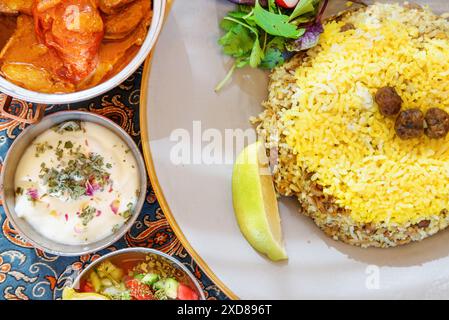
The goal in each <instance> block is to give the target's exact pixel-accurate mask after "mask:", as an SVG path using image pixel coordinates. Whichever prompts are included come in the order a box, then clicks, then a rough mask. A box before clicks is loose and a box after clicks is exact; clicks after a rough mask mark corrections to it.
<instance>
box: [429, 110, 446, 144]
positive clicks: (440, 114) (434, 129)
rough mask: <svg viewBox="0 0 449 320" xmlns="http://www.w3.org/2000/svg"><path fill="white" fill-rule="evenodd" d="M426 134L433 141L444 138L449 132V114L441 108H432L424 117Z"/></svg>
mask: <svg viewBox="0 0 449 320" xmlns="http://www.w3.org/2000/svg"><path fill="white" fill-rule="evenodd" d="M424 120H425V121H426V125H427V127H426V128H425V129H424V133H425V134H426V135H427V136H428V137H429V138H431V139H440V138H444V137H445V136H446V135H447V133H448V132H449V114H448V113H447V112H446V111H444V110H442V109H440V108H430V109H429V110H427V112H426V116H425V117H424Z"/></svg>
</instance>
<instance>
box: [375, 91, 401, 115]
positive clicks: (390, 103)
mask: <svg viewBox="0 0 449 320" xmlns="http://www.w3.org/2000/svg"><path fill="white" fill-rule="evenodd" d="M374 99H375V100H376V103H377V105H378V106H379V111H380V113H381V114H383V115H384V116H387V117H393V116H395V115H397V114H398V113H399V111H401V106H402V98H401V97H400V96H399V95H398V93H397V92H396V89H395V88H392V87H383V88H380V89H379V90H377V92H376V95H375V96H374Z"/></svg>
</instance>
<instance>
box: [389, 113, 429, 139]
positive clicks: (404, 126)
mask: <svg viewBox="0 0 449 320" xmlns="http://www.w3.org/2000/svg"><path fill="white" fill-rule="evenodd" d="M394 129H395V130H396V134H397V135H398V136H399V138H401V139H404V140H405V139H412V138H418V137H420V136H421V135H422V134H423V133H424V114H423V113H422V111H421V110H419V109H407V110H404V111H401V112H400V113H399V115H398V117H397V118H396V123H395V125H394Z"/></svg>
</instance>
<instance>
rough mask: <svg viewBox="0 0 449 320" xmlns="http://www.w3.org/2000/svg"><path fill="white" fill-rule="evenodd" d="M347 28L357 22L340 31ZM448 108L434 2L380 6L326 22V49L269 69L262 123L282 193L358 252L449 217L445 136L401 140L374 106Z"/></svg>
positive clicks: (448, 75) (432, 229)
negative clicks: (390, 101)
mask: <svg viewBox="0 0 449 320" xmlns="http://www.w3.org/2000/svg"><path fill="white" fill-rule="evenodd" d="M345 25H351V26H353V27H354V28H352V27H351V28H349V29H348V28H343V29H342V27H343V26H345ZM386 86H391V87H394V88H395V89H396V91H397V92H398V94H399V95H400V96H401V98H402V100H403V104H402V110H406V109H409V108H419V109H420V110H422V112H425V111H426V110H427V109H429V108H432V107H438V108H441V109H443V110H445V111H446V112H449V22H448V21H447V20H446V19H445V17H444V16H437V15H435V14H433V13H432V12H431V11H430V10H428V9H427V8H416V7H412V6H410V7H407V6H402V5H400V4H374V5H371V6H369V7H366V8H364V9H359V10H355V11H352V12H349V13H346V14H344V15H342V16H340V17H338V18H336V19H333V20H329V21H328V22H327V23H326V24H325V26H324V33H323V34H322V35H321V38H320V41H319V44H318V45H317V46H316V47H314V48H312V49H310V50H309V51H307V52H306V53H304V54H301V55H297V56H296V57H294V58H293V59H292V60H290V61H289V62H288V63H286V64H284V65H283V66H282V67H279V68H277V69H275V70H274V71H273V73H272V74H271V81H270V85H269V96H268V99H267V101H266V102H264V107H265V111H264V112H263V113H262V114H260V115H259V116H258V117H257V118H254V119H252V120H253V121H254V122H255V123H257V131H258V135H259V137H260V138H261V139H264V140H265V145H266V148H267V150H268V152H269V153H270V158H271V160H276V163H275V165H274V168H273V176H274V182H275V186H276V190H277V191H278V193H279V194H281V195H285V196H295V197H297V198H298V200H299V202H300V204H301V210H300V211H302V212H303V213H304V214H306V215H307V216H310V217H311V218H312V219H313V220H314V221H315V223H316V224H317V225H318V226H319V227H320V228H321V229H322V230H323V231H324V232H325V233H326V234H327V235H329V236H330V237H332V238H334V239H335V240H340V241H344V242H346V243H349V244H352V245H358V246H362V247H370V246H374V247H392V246H397V245H401V244H405V243H408V242H411V241H420V240H422V239H424V238H426V237H428V236H430V235H433V234H435V233H437V232H438V231H440V230H442V229H445V228H446V227H447V226H448V224H449V211H448V209H449V136H447V137H446V138H443V139H430V138H428V137H427V136H425V135H423V136H422V137H420V138H415V139H409V140H401V139H400V138H399V137H398V136H397V135H396V133H395V129H394V121H395V120H394V118H387V117H385V116H383V115H381V113H380V112H379V108H378V106H377V104H376V102H375V101H374V95H375V93H376V91H377V90H378V89H379V88H381V87H386Z"/></svg>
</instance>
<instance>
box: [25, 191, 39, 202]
mask: <svg viewBox="0 0 449 320" xmlns="http://www.w3.org/2000/svg"><path fill="white" fill-rule="evenodd" d="M26 194H27V196H29V197H30V198H31V200H33V201H36V200H38V199H39V194H38V193H37V189H36V188H28V189H27V193H26Z"/></svg>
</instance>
